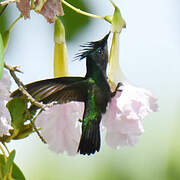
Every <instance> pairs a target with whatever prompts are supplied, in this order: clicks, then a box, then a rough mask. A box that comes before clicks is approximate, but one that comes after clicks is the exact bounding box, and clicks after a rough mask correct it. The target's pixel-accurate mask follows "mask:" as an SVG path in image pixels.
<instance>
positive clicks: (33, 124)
mask: <svg viewBox="0 0 180 180" xmlns="http://www.w3.org/2000/svg"><path fill="white" fill-rule="evenodd" d="M42 111H43V109H40V111H39V112H38V113H37V114H36V116H35V117H34V118H33V120H31V119H30V122H31V124H32V126H33V128H34V131H35V132H36V133H37V135H38V136H39V138H40V139H41V141H42V142H43V143H45V144H46V143H47V142H46V140H45V139H44V138H43V137H42V135H41V134H40V132H39V130H38V128H37V127H36V125H35V123H34V121H35V120H36V118H37V116H38V115H39V114H40V113H41V112H42Z"/></svg>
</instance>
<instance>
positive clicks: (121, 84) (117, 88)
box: [111, 82, 123, 98]
mask: <svg viewBox="0 0 180 180" xmlns="http://www.w3.org/2000/svg"><path fill="white" fill-rule="evenodd" d="M121 86H123V83H122V82H119V83H118V84H117V86H116V89H115V91H114V92H112V94H111V97H112V98H113V97H114V96H115V95H116V93H117V91H119V92H122V91H123V89H120V87H121Z"/></svg>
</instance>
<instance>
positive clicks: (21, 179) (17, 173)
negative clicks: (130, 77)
mask: <svg viewBox="0 0 180 180" xmlns="http://www.w3.org/2000/svg"><path fill="white" fill-rule="evenodd" d="M12 178H13V179H14V180H26V178H25V176H24V174H23V173H22V171H21V170H20V168H19V167H18V166H17V165H16V164H15V163H13V169H12Z"/></svg>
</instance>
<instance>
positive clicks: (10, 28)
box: [9, 15, 22, 31]
mask: <svg viewBox="0 0 180 180" xmlns="http://www.w3.org/2000/svg"><path fill="white" fill-rule="evenodd" d="M21 18H22V15H20V16H19V17H18V18H17V19H16V20H15V21H14V22H13V23H12V24H11V26H10V27H9V31H11V30H12V29H13V27H14V25H15V24H16V23H17V22H18V21H19V20H20V19H21Z"/></svg>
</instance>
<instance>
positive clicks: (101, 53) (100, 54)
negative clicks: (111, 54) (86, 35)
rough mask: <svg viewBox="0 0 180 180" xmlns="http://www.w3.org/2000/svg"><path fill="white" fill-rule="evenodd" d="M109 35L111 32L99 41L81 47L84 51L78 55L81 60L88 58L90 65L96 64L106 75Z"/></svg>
mask: <svg viewBox="0 0 180 180" xmlns="http://www.w3.org/2000/svg"><path fill="white" fill-rule="evenodd" d="M109 34H110V32H109V33H108V34H107V35H106V36H105V37H104V38H103V39H101V40H99V41H93V42H89V43H87V44H85V45H81V47H83V48H84V49H83V50H82V51H81V52H80V53H79V54H77V57H78V58H80V60H81V59H84V58H86V61H87V63H88V64H89V63H93V64H96V65H97V66H98V67H99V68H100V69H101V70H102V71H103V72H104V73H106V67H107V63H108V49H107V39H108V37H109Z"/></svg>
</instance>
